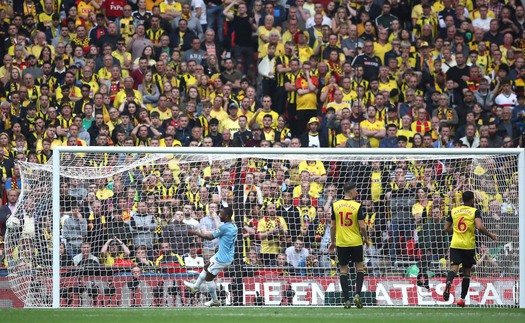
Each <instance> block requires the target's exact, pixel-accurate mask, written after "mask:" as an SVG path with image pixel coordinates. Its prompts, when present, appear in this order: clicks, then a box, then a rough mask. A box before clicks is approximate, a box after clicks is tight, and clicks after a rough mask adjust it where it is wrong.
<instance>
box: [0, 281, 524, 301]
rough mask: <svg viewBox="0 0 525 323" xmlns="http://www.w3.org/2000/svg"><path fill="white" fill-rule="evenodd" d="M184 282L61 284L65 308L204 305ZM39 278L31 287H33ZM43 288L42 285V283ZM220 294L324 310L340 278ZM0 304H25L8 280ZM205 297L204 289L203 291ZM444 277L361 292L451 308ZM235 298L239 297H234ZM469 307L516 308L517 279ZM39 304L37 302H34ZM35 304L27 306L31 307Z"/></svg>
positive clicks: (478, 296)
mask: <svg viewBox="0 0 525 323" xmlns="http://www.w3.org/2000/svg"><path fill="white" fill-rule="evenodd" d="M183 279H184V278H181V277H177V275H172V276H170V277H167V276H145V277H141V278H140V279H135V280H134V279H133V278H132V277H127V276H121V277H99V276H87V277H80V278H76V277H70V278H62V281H61V291H60V294H61V306H63V307H93V306H94V307H100V306H104V307H150V306H169V307H173V306H183V305H199V304H202V302H203V301H204V300H205V293H202V295H201V296H200V298H194V297H192V295H190V294H189V293H187V292H186V291H185V288H184V285H183V283H182V282H183ZM35 281H36V280H35V279H34V280H33V283H32V284H35ZM42 283H44V282H42ZM50 283H51V282H50V281H49V280H46V281H45V284H40V285H41V286H46V287H42V288H40V289H34V288H30V289H29V290H30V291H34V295H28V296H27V300H28V302H29V303H31V302H32V301H31V300H32V299H33V300H34V299H36V298H38V299H40V300H41V299H45V302H47V304H48V305H49V306H50V305H51V304H50V303H51V288H50ZM218 283H219V285H220V286H219V289H218V291H219V294H220V295H222V297H223V298H224V299H225V302H226V303H227V304H230V303H231V302H232V300H235V299H237V302H238V303H239V304H243V305H283V304H290V305H297V306H307V305H325V296H327V293H330V294H331V295H333V294H337V292H340V290H341V288H340V285H339V279H338V278H336V277H326V278H324V277H264V276H263V277H254V278H243V279H242V284H233V283H232V280H231V279H230V278H221V279H220V280H218ZM0 286H2V287H3V288H4V289H2V288H0V304H3V305H4V306H8V307H9V306H12V307H23V306H24V305H23V303H22V302H21V301H20V300H19V299H18V298H17V297H16V295H14V293H13V292H12V291H11V290H10V289H6V288H7V287H6V286H9V285H8V282H7V278H5V277H2V278H0ZM202 288H203V289H202V291H203V292H204V291H205V289H204V286H203V287H202ZM444 288H445V278H436V279H431V280H430V290H428V291H427V290H426V289H424V288H420V287H417V286H416V280H415V279H414V278H404V277H397V278H396V277H389V278H388V279H385V278H371V277H370V278H369V277H365V283H364V287H363V291H373V292H375V295H376V300H375V302H376V305H380V306H440V305H452V304H454V303H455V302H456V301H457V299H458V298H459V295H460V291H461V279H459V278H456V279H455V280H454V286H453V289H452V292H451V296H450V300H449V301H448V302H444V301H443V300H442V295H443V290H444ZM236 297H237V298H236ZM466 303H467V304H468V305H471V306H472V305H479V306H481V305H489V306H490V305H506V306H514V305H516V304H518V282H517V278H516V279H512V278H495V279H491V278H472V279H471V283H470V289H469V293H468V294H467V297H466ZM35 304H36V303H35ZM30 305H31V304H29V305H28V304H26V306H30Z"/></svg>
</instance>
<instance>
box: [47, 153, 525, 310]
mask: <svg viewBox="0 0 525 323" xmlns="http://www.w3.org/2000/svg"><path fill="white" fill-rule="evenodd" d="M62 153H139V154H140V153H148V154H157V153H158V154H170V153H171V154H173V153H177V154H198V155H206V154H207V155H210V156H211V155H213V154H220V155H226V154H227V155H232V157H233V156H235V155H239V154H253V155H257V154H263V155H283V154H294V155H303V156H307V155H317V156H322V155H324V154H326V155H341V156H343V155H354V156H385V155H400V154H401V155H405V154H406V155H407V156H409V155H413V156H422V155H434V156H439V155H443V156H445V155H447V156H450V155H457V156H462V155H463V156H465V155H474V156H475V155H491V154H493V155H499V154H506V155H515V156H517V162H518V190H519V192H518V196H519V201H521V202H522V203H524V202H525V150H524V149H522V148H508V149H507V148H484V149H467V148H454V149H439V148H428V149H409V148H408V149H401V148H399V149H398V148H357V149H353V148H308V149H306V148H254V150H252V151H250V150H246V149H245V148H218V147H210V148H207V147H206V148H204V147H172V148H170V147H100V146H56V147H54V148H53V156H52V163H53V164H52V170H53V174H52V195H53V201H52V206H53V232H59V231H60V176H61V174H60V156H61V154H62ZM518 216H519V246H520V248H519V257H520V259H519V276H520V277H519V285H518V286H519V308H525V288H521V287H522V286H525V274H524V273H525V248H524V247H523V246H525V207H524V206H522V207H520V208H519V213H518ZM59 245H60V235H59V234H53V264H52V273H53V274H52V286H53V291H52V308H60V254H59V248H58V246H59Z"/></svg>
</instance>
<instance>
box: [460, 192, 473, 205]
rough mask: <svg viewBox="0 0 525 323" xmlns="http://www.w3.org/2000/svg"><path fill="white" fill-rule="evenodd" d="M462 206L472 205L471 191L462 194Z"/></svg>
mask: <svg viewBox="0 0 525 323" xmlns="http://www.w3.org/2000/svg"><path fill="white" fill-rule="evenodd" d="M462 198H463V204H465V205H473V204H474V192H472V191H465V192H463V196H462Z"/></svg>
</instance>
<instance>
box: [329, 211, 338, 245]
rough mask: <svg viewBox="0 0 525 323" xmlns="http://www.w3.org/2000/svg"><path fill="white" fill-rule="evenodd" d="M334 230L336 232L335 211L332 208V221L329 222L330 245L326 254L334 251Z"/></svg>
mask: <svg viewBox="0 0 525 323" xmlns="http://www.w3.org/2000/svg"><path fill="white" fill-rule="evenodd" d="M335 230H336V221H335V211H334V208H333V206H332V221H330V245H329V246H328V252H330V253H333V252H334V250H335Z"/></svg>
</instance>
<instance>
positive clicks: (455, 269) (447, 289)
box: [443, 265, 459, 301]
mask: <svg viewBox="0 0 525 323" xmlns="http://www.w3.org/2000/svg"><path fill="white" fill-rule="evenodd" d="M458 269H459V266H458V265H450V270H449V271H448V273H447V283H446V286H445V291H444V292H443V300H444V301H448V299H449V298H450V288H451V287H452V282H453V281H454V278H456V275H457V273H458Z"/></svg>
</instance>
